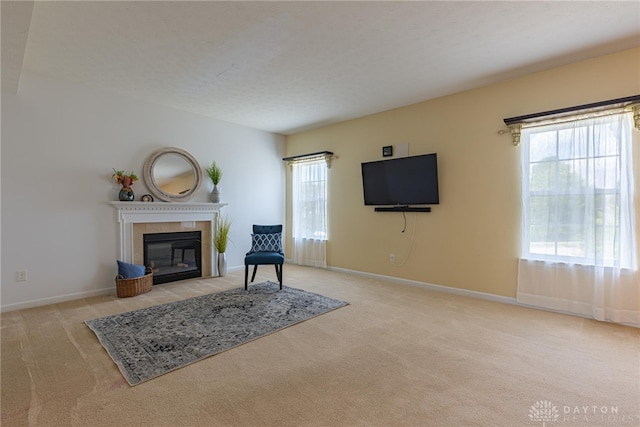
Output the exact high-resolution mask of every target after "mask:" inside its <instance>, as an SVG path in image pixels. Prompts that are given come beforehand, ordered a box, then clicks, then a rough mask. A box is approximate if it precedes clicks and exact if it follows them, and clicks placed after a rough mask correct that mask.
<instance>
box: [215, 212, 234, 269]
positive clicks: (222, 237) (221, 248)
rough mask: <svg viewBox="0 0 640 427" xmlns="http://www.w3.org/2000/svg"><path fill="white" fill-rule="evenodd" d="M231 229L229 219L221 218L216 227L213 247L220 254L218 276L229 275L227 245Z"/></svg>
mask: <svg viewBox="0 0 640 427" xmlns="http://www.w3.org/2000/svg"><path fill="white" fill-rule="evenodd" d="M230 229H231V220H230V219H229V218H227V217H224V216H220V217H219V218H218V220H217V221H216V224H215V227H214V236H213V247H214V248H216V251H217V252H218V275H220V276H226V275H227V255H226V254H225V252H226V251H227V243H228V242H229V230H230Z"/></svg>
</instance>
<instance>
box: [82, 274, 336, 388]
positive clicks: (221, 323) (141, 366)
mask: <svg viewBox="0 0 640 427" xmlns="http://www.w3.org/2000/svg"><path fill="white" fill-rule="evenodd" d="M347 304H348V303H346V302H344V301H338V300H335V299H331V298H327V297H325V296H322V295H318V294H314V293H310V292H306V291H303V290H300V289H295V288H289V287H286V286H285V287H283V288H282V290H279V285H278V284H276V283H273V282H265V283H260V284H256V285H252V286H251V287H249V290H248V291H245V290H244V289H243V288H238V289H231V290H228V291H224V292H219V293H215V294H210V295H203V296H199V297H195V298H190V299H186V300H181V301H176V302H171V303H168V304H162V305H156V306H153V307H148V308H144V309H141V310H135V311H130V312H127V313H121V314H116V315H113V316H107V317H101V318H98V319H93V320H87V321H86V322H85V323H86V324H87V326H88V327H89V328H91V330H92V331H93V332H95V334H96V335H97V337H98V340H100V343H101V344H102V345H103V347H104V348H105V349H106V350H107V352H108V353H109V355H110V356H111V358H112V359H113V360H114V362H115V363H116V364H117V365H118V368H120V372H122V375H123V376H124V377H125V379H126V380H127V382H128V383H129V384H130V385H132V386H133V385H137V384H140V383H141V382H144V381H147V380H150V379H152V378H155V377H158V376H160V375H163V374H166V373H167V372H170V371H173V370H175V369H178V368H181V367H183V366H186V365H188V364H190V363H193V362H197V361H198V360H202V359H204V358H206V357H209V356H212V355H214V354H217V353H220V352H223V351H225V350H229V349H231V348H233V347H236V346H238V345H241V344H244V343H246V342H248V341H251V340H254V339H256V338H260V337H263V336H265V335H267V334H270V333H273V332H276V331H279V330H281V329H284V328H286V327H288V326H291V325H294V324H296V323H300V322H303V321H305V320H308V319H311V318H312V317H316V316H318V315H320V314H323V313H326V312H328V311H331V310H334V309H336V308H340V307H343V306H345V305H347Z"/></svg>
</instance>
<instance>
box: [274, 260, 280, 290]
mask: <svg viewBox="0 0 640 427" xmlns="http://www.w3.org/2000/svg"><path fill="white" fill-rule="evenodd" d="M275 266H276V276H278V282H280V290H282V264H275Z"/></svg>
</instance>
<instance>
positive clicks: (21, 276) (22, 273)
mask: <svg viewBox="0 0 640 427" xmlns="http://www.w3.org/2000/svg"><path fill="white" fill-rule="evenodd" d="M26 281H27V270H18V271H16V282H26Z"/></svg>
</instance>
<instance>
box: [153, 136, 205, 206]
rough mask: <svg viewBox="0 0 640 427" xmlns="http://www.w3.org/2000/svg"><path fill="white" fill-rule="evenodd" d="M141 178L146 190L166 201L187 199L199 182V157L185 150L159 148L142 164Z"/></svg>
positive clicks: (200, 175) (200, 180)
mask: <svg viewBox="0 0 640 427" xmlns="http://www.w3.org/2000/svg"><path fill="white" fill-rule="evenodd" d="M144 181H145V183H146V184H147V187H149V191H151V193H153V195H154V196H156V197H157V198H158V199H160V200H164V201H166V202H182V201H186V200H189V199H190V198H191V197H193V195H194V194H195V193H196V191H198V189H199V188H200V185H202V171H201V170H200V165H199V164H198V161H197V160H196V159H195V158H194V157H193V156H192V155H191V154H189V153H187V152H186V151H184V150H182V149H180V148H175V147H169V148H161V149H160V150H157V151H155V152H153V153H152V154H151V155H150V156H149V158H148V159H147V161H146V163H145V165H144Z"/></svg>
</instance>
